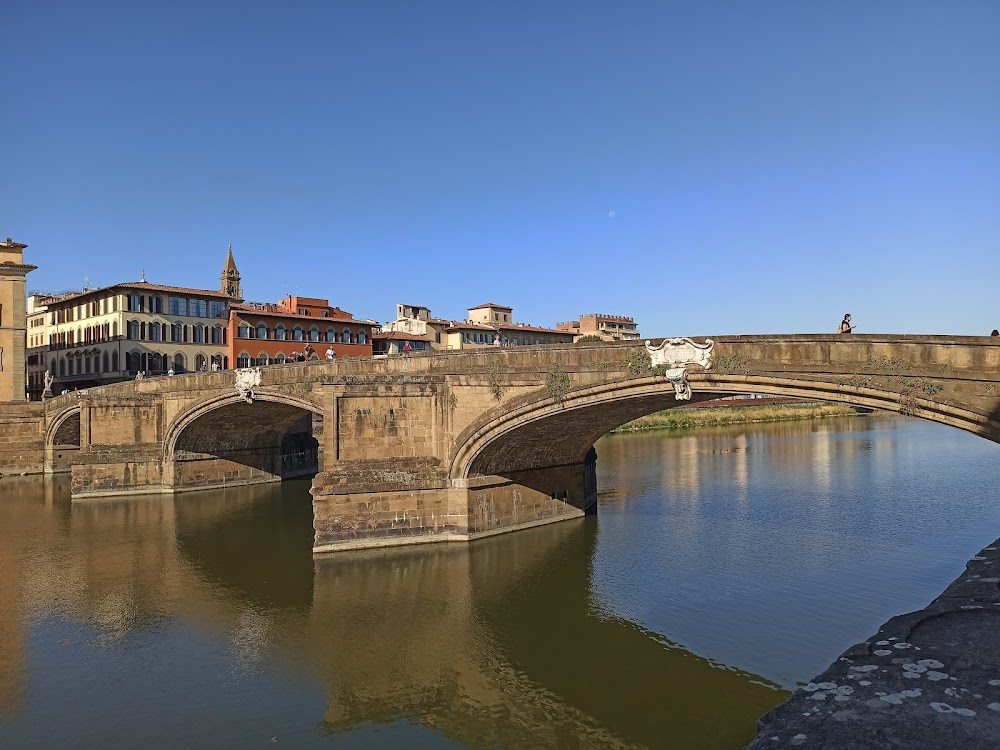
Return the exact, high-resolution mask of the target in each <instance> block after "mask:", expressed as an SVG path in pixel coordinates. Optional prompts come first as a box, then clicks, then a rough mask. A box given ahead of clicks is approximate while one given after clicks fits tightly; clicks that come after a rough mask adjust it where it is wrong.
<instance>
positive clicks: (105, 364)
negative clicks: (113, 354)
mask: <svg viewBox="0 0 1000 750" xmlns="http://www.w3.org/2000/svg"><path fill="white" fill-rule="evenodd" d="M101 365H102V367H101V372H107V371H108V370H110V369H111V367H110V362H109V360H108V350H107V349H105V350H104V354H103V355H102V356H101Z"/></svg>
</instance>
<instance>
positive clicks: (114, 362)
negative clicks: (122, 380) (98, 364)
mask: <svg viewBox="0 0 1000 750" xmlns="http://www.w3.org/2000/svg"><path fill="white" fill-rule="evenodd" d="M118 371H119V369H118V352H117V351H113V352H111V372H118Z"/></svg>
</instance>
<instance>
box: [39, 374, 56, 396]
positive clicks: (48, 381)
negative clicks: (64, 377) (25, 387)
mask: <svg viewBox="0 0 1000 750" xmlns="http://www.w3.org/2000/svg"><path fill="white" fill-rule="evenodd" d="M44 378H45V390H43V391H42V400H43V401H44V400H45V399H48V398H52V397H53V396H54V394H53V393H52V384H53V383H54V382H56V379H55V377H54V376H53V375H52V373H51V372H50V371H49V370H46V371H45V375H44Z"/></svg>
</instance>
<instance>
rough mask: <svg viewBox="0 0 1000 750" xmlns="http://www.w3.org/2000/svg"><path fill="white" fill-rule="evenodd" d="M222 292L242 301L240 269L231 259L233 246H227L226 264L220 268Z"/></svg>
mask: <svg viewBox="0 0 1000 750" xmlns="http://www.w3.org/2000/svg"><path fill="white" fill-rule="evenodd" d="M221 280H222V286H221V287H220V288H221V289H222V292H223V293H224V294H228V295H229V296H230V297H232V298H233V299H234V300H237V301H239V302H242V301H243V290H242V289H241V288H240V270H239V269H238V268H237V267H236V261H235V260H234V259H233V246H232V245H230V246H229V255H228V256H226V265H225V266H224V267H223V269H222V277H221Z"/></svg>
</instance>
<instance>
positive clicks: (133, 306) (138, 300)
mask: <svg viewBox="0 0 1000 750" xmlns="http://www.w3.org/2000/svg"><path fill="white" fill-rule="evenodd" d="M128 309H129V312H142V295H141V294H130V295H129V296H128Z"/></svg>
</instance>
